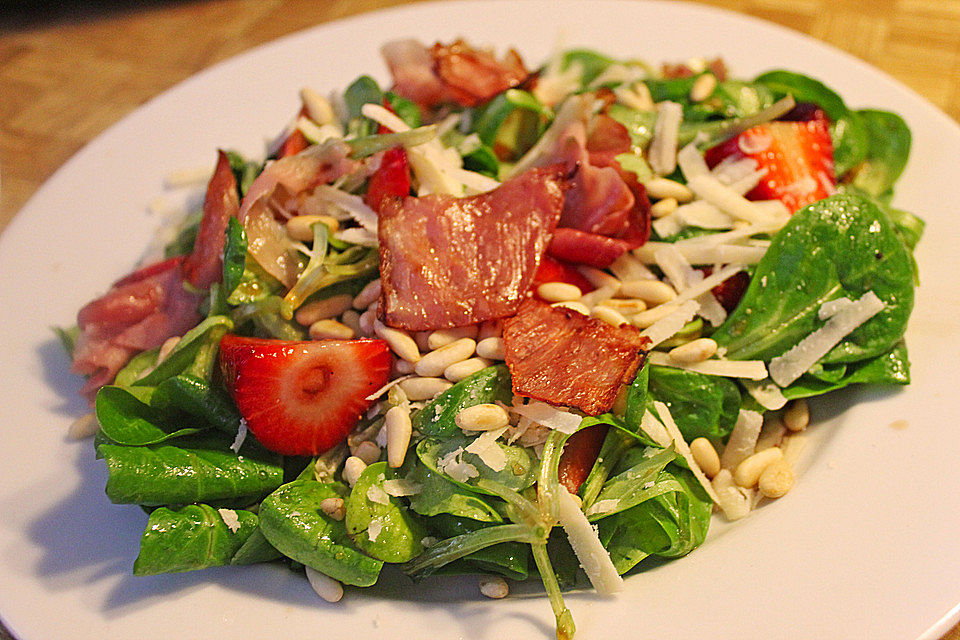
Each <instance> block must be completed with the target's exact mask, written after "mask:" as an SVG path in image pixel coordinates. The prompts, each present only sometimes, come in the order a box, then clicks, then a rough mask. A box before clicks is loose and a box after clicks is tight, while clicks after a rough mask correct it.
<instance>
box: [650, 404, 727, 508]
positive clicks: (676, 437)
mask: <svg viewBox="0 0 960 640" xmlns="http://www.w3.org/2000/svg"><path fill="white" fill-rule="evenodd" d="M653 407H654V409H656V410H657V415H659V416H660V421H661V422H662V423H663V426H664V427H665V428H666V430H667V433H669V434H670V438H671V439H672V440H673V445H674V446H675V447H676V448H677V453H679V454H680V455H681V456H682V457H683V459H684V460H686V461H687V465H689V467H690V471H692V472H693V475H694V476H696V478H697V480H698V481H699V482H700V485H701V486H702V487H703V489H704V491H706V492H707V495H708V496H710V499H711V500H713V501H714V502H716V503H718V504H719V502H720V499H719V498H718V497H717V494H716V492H715V491H714V490H713V486H712V485H711V484H710V480H709V478H707V476H706V475H705V474H704V473H703V471H702V470H701V469H700V465H698V464H697V461H696V460H694V459H693V454H692V453H690V447H689V446H688V445H687V441H686V440H684V439H683V434H682V433H680V429H679V427H677V423H676V422H674V421H673V416H671V415H670V409H668V408H667V405H665V404H663V403H662V402H660V401H659V400H655V401H654V402H653Z"/></svg>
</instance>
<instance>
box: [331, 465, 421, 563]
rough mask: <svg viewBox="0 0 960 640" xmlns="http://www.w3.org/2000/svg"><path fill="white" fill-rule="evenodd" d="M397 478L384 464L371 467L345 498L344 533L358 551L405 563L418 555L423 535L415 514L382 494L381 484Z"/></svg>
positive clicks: (388, 560) (393, 498)
mask: <svg viewBox="0 0 960 640" xmlns="http://www.w3.org/2000/svg"><path fill="white" fill-rule="evenodd" d="M398 477H399V475H398V473H397V470H396V469H393V468H392V467H389V466H387V463H386V462H376V463H374V464H371V465H370V466H368V467H367V468H366V469H364V470H363V473H361V474H360V477H359V478H357V482H356V484H354V485H353V490H352V491H351V492H350V496H349V497H348V498H347V517H346V520H345V522H346V525H347V533H349V534H350V537H351V538H352V539H353V543H354V544H355V545H357V546H358V547H359V548H360V549H361V550H362V551H364V552H365V553H367V554H368V555H370V556H373V557H374V558H377V559H378V560H383V561H384V562H406V561H408V560H411V559H413V558H415V557H416V556H418V555H420V553H421V552H422V551H423V543H422V542H421V541H422V540H423V538H424V536H426V534H427V532H426V530H425V529H424V527H423V524H422V523H421V522H420V521H419V519H418V518H417V516H416V514H415V513H413V512H412V511H410V510H409V509H407V508H406V506H405V505H404V504H403V503H402V502H401V501H400V499H399V498H395V497H393V496H391V495H389V494H387V493H386V492H385V491H384V490H383V483H384V482H385V481H387V480H395V479H397V478H398Z"/></svg>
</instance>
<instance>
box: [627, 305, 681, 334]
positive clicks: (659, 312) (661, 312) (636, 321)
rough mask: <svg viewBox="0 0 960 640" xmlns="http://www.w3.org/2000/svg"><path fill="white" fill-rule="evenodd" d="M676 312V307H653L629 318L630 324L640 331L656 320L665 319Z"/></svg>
mask: <svg viewBox="0 0 960 640" xmlns="http://www.w3.org/2000/svg"><path fill="white" fill-rule="evenodd" d="M676 310H677V305H674V304H660V305H657V306H655V307H654V308H653V309H648V310H646V311H642V312H640V313H638V314H636V315H634V316H633V317H632V318H630V324H632V325H633V326H635V327H639V328H640V329H646V328H647V327H649V326H651V325H653V323H655V322H657V321H658V320H662V319H663V318H666V317H667V316H668V315H670V314H671V313H673V312H674V311H676Z"/></svg>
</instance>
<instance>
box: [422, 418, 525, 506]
mask: <svg viewBox="0 0 960 640" xmlns="http://www.w3.org/2000/svg"><path fill="white" fill-rule="evenodd" d="M474 440H475V438H472V437H470V436H467V435H464V434H462V433H461V434H459V435H452V436H450V437H449V438H447V439H445V440H438V439H436V438H424V439H423V440H421V441H420V443H419V444H418V445H417V456H418V457H419V458H420V460H421V461H422V462H423V463H424V464H425V465H427V467H428V468H429V469H430V470H431V471H433V472H435V473H439V474H441V475H442V476H443V477H444V478H446V479H447V480H449V481H451V482H453V483H454V484H457V485H459V486H461V487H464V488H466V489H467V490H472V491H478V492H480V493H489V492H488V491H485V490H484V489H480V488H479V487H477V486H476V485H477V482H478V481H479V480H481V479H484V478H485V479H487V480H493V481H495V482H499V483H500V484H502V485H503V486H505V487H508V488H510V489H513V490H514V491H522V490H523V489H526V488H527V487H530V486H533V483H534V482H536V480H537V473H538V471H539V462H538V460H537V458H536V456H535V455H534V454H533V452H532V451H531V450H529V449H527V448H526V447H521V446H517V445H510V444H505V443H503V442H500V441H499V440H498V441H497V442H496V445H495V446H497V447H500V449H501V450H502V451H503V454H504V456H506V459H507V464H506V466H505V467H504V468H503V469H502V470H500V471H494V470H493V469H491V468H490V467H488V466H487V465H486V464H484V462H483V461H482V460H481V459H480V457H479V456H477V455H476V454H474V453H468V452H466V451H461V452H460V455H462V456H463V457H462V460H463V462H466V463H469V464H472V465H473V466H474V468H476V470H477V475H476V476H474V477H472V478H469V479H468V480H467V481H466V482H460V481H458V480H454V479H453V478H451V477H450V476H449V475H447V474H445V473H443V472H442V471H441V470H440V469H438V465H439V463H440V460H441V459H443V458H444V457H445V456H449V455H455V453H456V452H457V450H458V449H461V450H464V449H466V448H467V447H468V446H469V445H470V443H472V442H473V441H474ZM491 495H494V494H491Z"/></svg>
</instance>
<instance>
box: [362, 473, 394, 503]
mask: <svg viewBox="0 0 960 640" xmlns="http://www.w3.org/2000/svg"><path fill="white" fill-rule="evenodd" d="M380 477H381V478H382V477H383V476H380ZM367 500H369V501H370V502H376V503H377V504H390V496H389V495H387V492H386V491H384V490H383V489H381V488H380V487H378V486H377V485H375V484H372V485H370V488H369V489H367Z"/></svg>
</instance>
